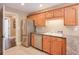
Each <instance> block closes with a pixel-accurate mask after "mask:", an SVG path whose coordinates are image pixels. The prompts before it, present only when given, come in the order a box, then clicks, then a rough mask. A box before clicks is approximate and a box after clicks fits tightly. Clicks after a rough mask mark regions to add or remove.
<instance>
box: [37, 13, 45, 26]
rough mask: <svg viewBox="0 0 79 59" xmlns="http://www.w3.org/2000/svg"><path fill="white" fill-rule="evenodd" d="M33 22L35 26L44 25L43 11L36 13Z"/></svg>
mask: <svg viewBox="0 0 79 59" xmlns="http://www.w3.org/2000/svg"><path fill="white" fill-rule="evenodd" d="M35 22H36V23H35V25H36V26H39V27H42V26H45V13H40V14H37V16H36V20H35Z"/></svg>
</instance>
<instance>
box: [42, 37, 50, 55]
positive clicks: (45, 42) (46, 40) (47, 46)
mask: <svg viewBox="0 0 79 59" xmlns="http://www.w3.org/2000/svg"><path fill="white" fill-rule="evenodd" d="M50 40H51V39H50V37H49V36H43V51H45V52H47V53H49V54H50Z"/></svg>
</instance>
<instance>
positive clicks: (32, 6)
mask: <svg viewBox="0 0 79 59" xmlns="http://www.w3.org/2000/svg"><path fill="white" fill-rule="evenodd" d="M40 4H41V3H25V4H24V5H21V3H6V4H5V5H6V6H8V7H11V8H14V9H17V10H19V11H23V12H26V13H27V14H30V13H32V12H35V11H38V10H42V9H45V8H49V7H53V6H56V5H59V4H60V3H42V5H43V6H42V7H40V6H39V5H40Z"/></svg>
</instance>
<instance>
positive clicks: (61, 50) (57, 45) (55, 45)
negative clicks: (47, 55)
mask: <svg viewBox="0 0 79 59" xmlns="http://www.w3.org/2000/svg"><path fill="white" fill-rule="evenodd" d="M63 40H65V39H63V38H58V37H51V54H53V55H65V54H66V48H65V47H66V46H65V43H64V42H65V41H63Z"/></svg>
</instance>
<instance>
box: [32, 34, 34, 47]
mask: <svg viewBox="0 0 79 59" xmlns="http://www.w3.org/2000/svg"><path fill="white" fill-rule="evenodd" d="M34 41H35V34H31V45H32V46H33V47H34Z"/></svg>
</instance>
